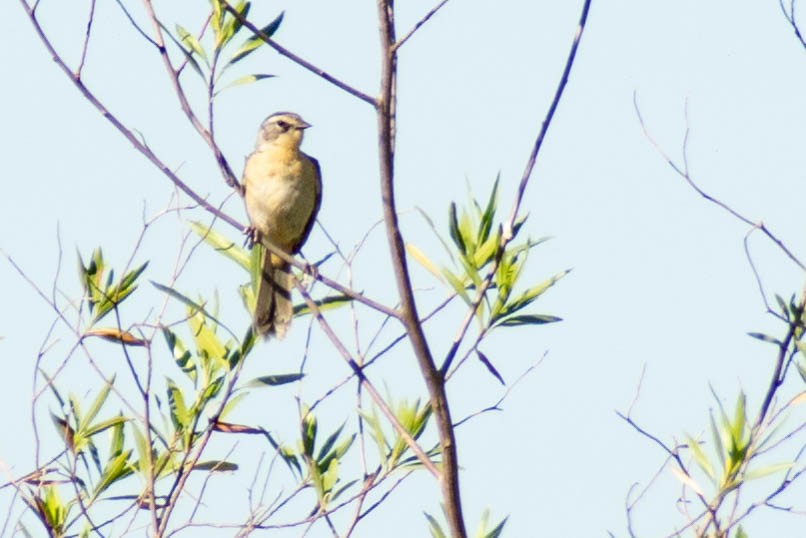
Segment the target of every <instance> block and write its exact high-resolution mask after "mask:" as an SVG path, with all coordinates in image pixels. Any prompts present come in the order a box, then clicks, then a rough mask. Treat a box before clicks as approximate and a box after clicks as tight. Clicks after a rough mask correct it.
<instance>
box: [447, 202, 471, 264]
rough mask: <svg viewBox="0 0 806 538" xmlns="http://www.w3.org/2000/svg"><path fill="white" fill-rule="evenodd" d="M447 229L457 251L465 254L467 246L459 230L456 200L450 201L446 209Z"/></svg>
mask: <svg viewBox="0 0 806 538" xmlns="http://www.w3.org/2000/svg"><path fill="white" fill-rule="evenodd" d="M448 230H449V232H450V234H451V239H453V243H454V244H455V245H456V248H458V249H459V252H460V253H461V254H462V255H463V256H464V255H466V254H467V246H466V245H465V241H464V239H463V238H462V234H461V233H460V232H459V220H458V219H457V218H456V202H451V205H450V209H449V210H448Z"/></svg>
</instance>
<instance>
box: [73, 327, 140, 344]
mask: <svg viewBox="0 0 806 538" xmlns="http://www.w3.org/2000/svg"><path fill="white" fill-rule="evenodd" d="M87 336H96V337H98V338H103V339H104V340H108V341H110V342H117V343H120V344H123V345H126V346H132V347H142V346H145V345H147V344H148V340H143V339H142V338H137V337H136V336H134V335H133V334H132V333H130V332H129V331H122V330H120V329H117V328H114V327H98V328H95V329H90V330H88V331H87V332H85V333H84V337H87Z"/></svg>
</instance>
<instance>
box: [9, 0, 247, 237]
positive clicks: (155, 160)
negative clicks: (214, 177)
mask: <svg viewBox="0 0 806 538" xmlns="http://www.w3.org/2000/svg"><path fill="white" fill-rule="evenodd" d="M20 3H21V4H22V6H23V9H25V12H26V14H27V15H28V20H30V21H31V24H32V25H33V27H34V31H35V32H36V34H37V36H38V37H39V40H40V41H42V44H43V45H44V46H45V48H46V49H47V51H48V54H50V57H51V58H52V59H53V61H54V62H55V63H56V65H57V66H59V68H60V69H61V70H62V71H64V73H65V74H66V75H67V78H69V79H70V81H71V82H72V83H73V85H74V86H75V87H76V88H78V91H80V92H81V94H82V95H83V96H84V98H85V99H86V100H87V101H88V102H89V103H90V104H91V105H92V106H93V107H95V109H96V110H97V111H98V112H99V113H100V114H101V115H102V116H103V117H104V118H106V119H107V121H109V123H111V124H112V125H113V126H114V127H115V128H116V129H117V130H118V131H119V132H120V133H121V134H122V135H123V136H124V137H125V138H126V140H128V141H129V142H131V144H132V145H133V146H134V147H135V149H136V150H137V151H139V152H140V153H142V154H143V155H144V156H145V157H146V158H147V159H148V160H149V161H151V163H152V164H153V165H154V166H156V167H157V168H158V169H159V170H160V171H161V172H162V173H163V174H165V175H166V176H167V177H168V179H170V180H171V182H172V183H173V184H174V185H176V187H177V188H178V189H179V190H181V191H182V192H184V193H185V194H186V195H187V196H188V197H190V199H191V200H193V201H194V202H195V203H197V204H198V205H200V206H201V207H203V208H204V209H206V210H207V211H209V212H210V213H212V214H213V215H215V216H216V217H217V218H219V219H221V220H223V221H224V222H226V223H228V224H230V225H232V226H234V227H235V228H237V229H239V230H240V229H243V226H242V225H241V224H240V223H239V222H238V221H236V220H235V219H233V218H232V217H230V216H229V215H227V214H226V213H222V212H221V211H220V210H219V209H218V208H216V207H215V206H213V205H212V204H210V203H209V202H208V201H207V200H205V199H204V198H202V197H201V196H199V195H198V194H197V193H196V192H195V191H194V190H193V189H191V188H190V187H189V186H188V185H187V184H186V183H185V182H184V181H182V180H181V179H179V176H177V175H176V174H175V173H174V172H173V170H171V169H170V168H169V167H168V166H167V165H166V164H165V163H164V162H162V160H160V158H159V157H157V155H156V154H154V152H153V151H151V148H149V147H148V146H147V145H146V144H145V143H144V142H142V141H141V140H140V139H139V138H138V137H137V136H135V134H134V133H133V132H132V131H131V130H129V129H128V128H126V126H124V125H123V123H121V121H120V120H119V119H118V118H117V117H116V116H115V115H114V114H112V112H110V111H109V109H107V108H106V106H105V105H104V104H103V103H102V102H101V101H100V100H99V99H98V98H97V97H96V96H95V94H94V93H93V92H92V91H91V90H90V89H89V88H88V87H87V86H86V85H85V84H84V81H83V80H82V79H81V77H80V76H76V75H75V74H74V73H73V72H72V70H71V69H70V67H69V66H68V65H67V63H66V62H65V60H64V58H62V56H61V55H60V54H59V53H58V52H56V49H55V48H54V47H53V44H52V43H51V42H50V40H49V39H48V37H47V35H45V32H44V30H43V29H42V26H40V24H39V20H38V19H37V18H36V13H35V9H36V5H33V6H32V5H30V4H28V2H27V1H26V0H20Z"/></svg>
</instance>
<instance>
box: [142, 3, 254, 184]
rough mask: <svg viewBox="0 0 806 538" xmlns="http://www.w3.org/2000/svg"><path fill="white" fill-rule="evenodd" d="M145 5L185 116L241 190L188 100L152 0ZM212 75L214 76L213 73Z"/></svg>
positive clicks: (227, 180)
mask: <svg viewBox="0 0 806 538" xmlns="http://www.w3.org/2000/svg"><path fill="white" fill-rule="evenodd" d="M143 6H144V7H145V9H146V12H147V13H148V17H149V19H150V20H151V24H152V26H153V28H154V36H155V39H154V42H155V43H156V44H157V50H159V53H160V57H161V58H162V63H163V65H164V66H165V70H166V71H167V73H168V77H169V78H170V79H171V86H172V87H173V89H174V93H176V97H177V98H178V99H179V106H180V107H181V108H182V112H184V113H185V116H186V117H187V119H188V121H189V122H190V124H191V125H192V126H193V128H194V129H196V132H197V133H199V136H201V137H202V139H203V140H204V141H205V142H206V143H207V145H208V146H209V147H210V150H211V151H212V152H213V155H214V156H215V159H216V163H218V166H219V168H220V169H221V173H222V174H223V176H224V181H226V183H227V185H228V186H229V187H232V188H234V189H236V190H239V184H238V178H236V177H235V173H234V172H233V171H232V168H231V167H230V165H229V163H228V162H227V159H226V158H225V157H224V154H223V153H222V152H221V148H219V147H218V144H216V143H215V140H214V139H213V135H212V134H211V133H210V131H208V130H207V129H206V128H205V127H204V125H202V123H201V121H200V120H199V118H198V117H197V116H196V114H195V113H194V112H193V108H192V107H191V106H190V102H188V100H187V96H186V95H185V90H184V89H183V88H182V83H181V82H179V71H178V70H176V69H174V66H173V64H172V63H171V58H170V57H169V56H168V49H167V48H166V47H165V39H164V38H163V36H162V23H160V21H159V19H158V18H157V14H156V13H155V12H154V6H153V5H152V3H151V0H143ZM210 76H211V77H212V74H211V75H210ZM210 121H211V122H212V118H210Z"/></svg>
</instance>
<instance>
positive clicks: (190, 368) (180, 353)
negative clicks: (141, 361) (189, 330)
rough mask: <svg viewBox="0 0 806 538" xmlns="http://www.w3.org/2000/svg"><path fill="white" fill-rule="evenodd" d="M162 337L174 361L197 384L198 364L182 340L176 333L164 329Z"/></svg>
mask: <svg viewBox="0 0 806 538" xmlns="http://www.w3.org/2000/svg"><path fill="white" fill-rule="evenodd" d="M162 335H163V336H164V337H165V341H166V343H167V344H168V349H169V350H170V351H171V355H173V358H174V361H175V362H176V365H177V366H179V368H181V369H182V371H183V372H184V373H185V374H186V375H187V376H188V377H189V378H190V379H191V381H193V384H194V385H195V384H196V375H197V374H196V362H195V361H194V360H193V355H192V354H191V353H190V351H188V349H187V347H186V346H185V344H184V343H183V342H182V340H181V339H180V338H179V337H178V336H176V333H174V332H173V331H171V330H170V329H168V328H167V327H163V329H162Z"/></svg>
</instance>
